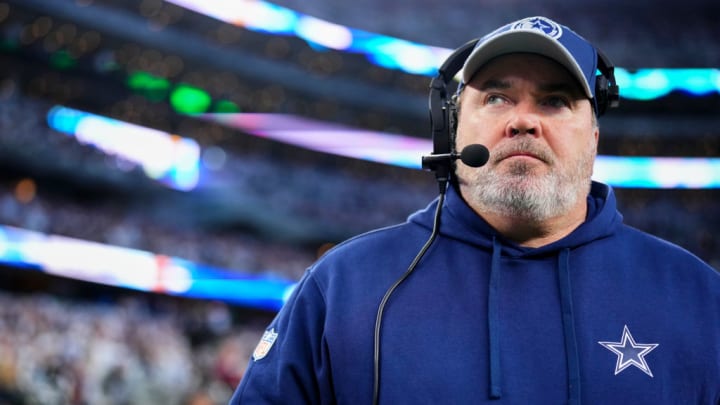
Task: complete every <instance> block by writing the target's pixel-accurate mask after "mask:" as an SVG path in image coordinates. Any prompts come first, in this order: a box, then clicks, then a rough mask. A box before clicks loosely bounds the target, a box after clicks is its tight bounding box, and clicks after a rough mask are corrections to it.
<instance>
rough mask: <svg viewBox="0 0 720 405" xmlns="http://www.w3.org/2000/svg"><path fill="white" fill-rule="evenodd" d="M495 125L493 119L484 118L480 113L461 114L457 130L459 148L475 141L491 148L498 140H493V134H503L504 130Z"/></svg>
mask: <svg viewBox="0 0 720 405" xmlns="http://www.w3.org/2000/svg"><path fill="white" fill-rule="evenodd" d="M493 125H496V124H492V121H491V120H488V119H482V117H480V115H479V114H474V115H470V114H466V115H464V116H460V117H459V119H458V124H457V131H456V145H457V148H458V150H461V149H462V148H463V147H465V146H467V145H470V144H473V143H481V144H483V145H485V146H486V147H488V148H490V147H491V146H492V144H494V143H495V142H497V141H493V135H492V134H495V133H497V134H502V131H501V130H498V129H497V128H494V127H493ZM498 138H500V136H499V137H498Z"/></svg>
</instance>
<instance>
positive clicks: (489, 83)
mask: <svg viewBox="0 0 720 405" xmlns="http://www.w3.org/2000/svg"><path fill="white" fill-rule="evenodd" d="M511 87H512V85H511V84H510V82H509V81H507V80H498V79H488V80H486V81H484V82H483V83H482V84H481V85H480V87H479V88H480V90H482V91H488V90H505V89H509V88H511Z"/></svg>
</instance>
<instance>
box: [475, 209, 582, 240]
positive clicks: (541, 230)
mask: <svg viewBox="0 0 720 405" xmlns="http://www.w3.org/2000/svg"><path fill="white" fill-rule="evenodd" d="M473 210H475V212H477V213H478V215H480V216H482V217H483V219H485V221H487V223H488V224H490V226H492V227H493V228H494V229H495V230H497V231H498V232H499V233H500V234H502V235H503V236H505V237H506V238H508V239H510V240H512V241H513V242H515V243H517V244H519V245H521V246H525V247H533V248H536V247H541V246H545V245H549V244H551V243H553V242H556V241H558V240H560V239H562V238H564V237H565V236H567V235H569V234H570V233H571V232H572V231H574V230H575V229H576V228H577V227H578V226H580V225H581V224H582V223H583V222H585V217H586V215H587V202H586V201H585V199H580V201H579V202H578V204H576V205H575V207H573V209H572V210H570V211H569V212H568V213H566V214H564V215H560V216H557V217H553V218H549V219H544V220H541V221H535V220H529V219H528V218H523V217H517V216H516V217H509V216H504V215H501V214H497V213H494V212H491V211H488V210H482V209H478V208H477V207H473Z"/></svg>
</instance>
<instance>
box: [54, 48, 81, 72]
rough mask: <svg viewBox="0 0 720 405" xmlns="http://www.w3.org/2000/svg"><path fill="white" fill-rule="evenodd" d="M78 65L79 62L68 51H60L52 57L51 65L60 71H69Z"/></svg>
mask: <svg viewBox="0 0 720 405" xmlns="http://www.w3.org/2000/svg"><path fill="white" fill-rule="evenodd" d="M76 63H77V60H75V58H73V57H72V56H70V54H69V53H67V52H66V51H58V52H55V53H53V54H52V55H50V65H51V66H53V67H55V68H58V69H69V68H71V67H73V66H75V64H76Z"/></svg>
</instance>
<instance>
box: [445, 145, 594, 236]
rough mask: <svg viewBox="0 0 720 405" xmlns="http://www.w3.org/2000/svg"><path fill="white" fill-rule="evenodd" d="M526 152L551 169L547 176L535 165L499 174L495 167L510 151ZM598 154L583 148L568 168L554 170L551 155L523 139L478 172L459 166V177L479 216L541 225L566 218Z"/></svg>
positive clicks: (585, 185) (584, 188) (501, 150)
mask: <svg viewBox="0 0 720 405" xmlns="http://www.w3.org/2000/svg"><path fill="white" fill-rule="evenodd" d="M519 150H522V151H529V152H532V153H533V154H535V155H536V156H538V157H539V158H541V159H542V160H543V161H545V163H546V164H547V165H548V166H549V167H548V169H549V171H548V172H547V173H545V174H538V173H536V172H535V170H537V168H535V167H534V166H536V164H529V163H528V162H524V161H517V162H512V163H510V164H509V165H508V163H507V162H505V163H504V165H505V166H506V167H505V168H504V170H503V171H500V170H498V167H497V164H498V161H499V160H501V159H502V158H503V157H504V156H507V154H508V153H511V152H513V151H519ZM596 153H597V146H596V143H595V142H594V141H593V142H592V145H591V146H590V147H588V148H586V152H584V153H583V154H580V155H578V157H577V159H575V160H573V161H571V162H568V164H567V167H562V166H559V165H558V162H557V160H556V159H555V157H554V156H553V154H552V153H551V152H550V151H549V150H548V149H547V148H546V147H544V146H542V145H540V144H536V143H535V141H534V140H532V138H527V137H524V138H521V139H519V140H518V141H513V142H512V143H507V144H505V145H503V146H502V147H498V148H496V149H495V150H494V151H493V152H492V156H491V160H490V162H489V163H488V164H487V165H486V166H484V167H481V168H479V169H475V168H470V167H467V166H465V165H462V164H458V168H457V175H458V179H459V181H460V184H461V185H462V186H463V187H464V193H463V196H464V197H465V198H466V199H468V203H470V204H471V205H473V206H476V207H479V208H480V209H481V210H483V211H488V212H491V213H494V214H498V215H502V216H509V217H517V218H521V219H525V220H527V221H532V222H540V221H544V220H547V219H550V218H554V217H558V216H561V215H564V214H567V213H568V212H570V210H571V209H572V207H574V206H575V204H576V203H577V202H578V199H580V198H585V196H587V194H588V192H589V191H590V176H591V175H592V167H593V163H594V161H595V155H596Z"/></svg>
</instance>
